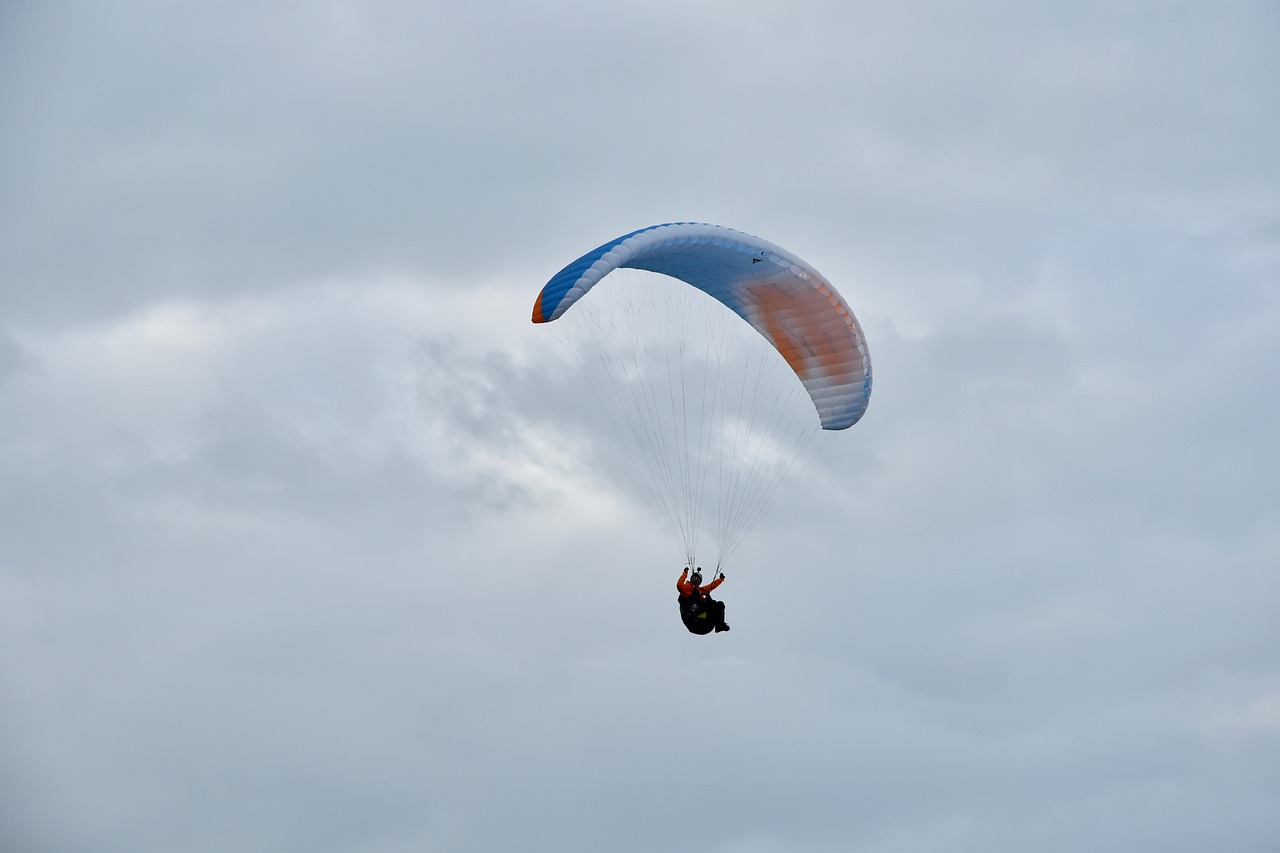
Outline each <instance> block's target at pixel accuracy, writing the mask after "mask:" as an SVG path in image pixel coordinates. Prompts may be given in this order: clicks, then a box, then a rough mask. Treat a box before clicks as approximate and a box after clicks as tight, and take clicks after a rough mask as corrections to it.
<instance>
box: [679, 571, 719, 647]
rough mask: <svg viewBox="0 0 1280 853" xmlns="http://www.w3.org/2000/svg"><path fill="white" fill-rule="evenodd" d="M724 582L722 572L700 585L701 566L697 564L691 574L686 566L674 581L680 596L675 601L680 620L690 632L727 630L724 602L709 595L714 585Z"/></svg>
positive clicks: (701, 632) (706, 632)
mask: <svg viewBox="0 0 1280 853" xmlns="http://www.w3.org/2000/svg"><path fill="white" fill-rule="evenodd" d="M722 583H724V572H721V573H720V575H719V577H717V578H716V579H715V580H713V581H712V582H711V583H709V584H707V585H706V586H703V585H702V567H701V566H698V568H697V569H695V570H694V572H693V574H689V569H688V568H687V567H686V568H685V570H684V571H683V572H681V573H680V580H678V581H676V592H678V593H680V597H679V598H677V599H676V601H677V602H678V603H679V605H680V621H681V622H683V623H684V626H685V627H686V628H688V629H689V633H691V634H710V633H711V632H713V631H714V632H715V633H717V634H719V633H720V632H722V631H728V630H729V626H728V625H727V624H725V621H724V602H723V601H716V600H715V599H714V598H712V597H711V593H713V592H715V590H716V587H718V586H720V584H722Z"/></svg>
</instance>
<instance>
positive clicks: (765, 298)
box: [533, 222, 871, 430]
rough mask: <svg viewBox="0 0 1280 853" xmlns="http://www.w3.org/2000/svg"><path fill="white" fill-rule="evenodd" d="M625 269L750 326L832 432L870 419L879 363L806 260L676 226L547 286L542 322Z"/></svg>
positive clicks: (639, 237) (707, 228)
mask: <svg viewBox="0 0 1280 853" xmlns="http://www.w3.org/2000/svg"><path fill="white" fill-rule="evenodd" d="M622 267H627V268H631V269H641V270H650V271H652V272H657V273H662V274H664V275H669V276H672V277H673V278H677V279H680V280H681V281H684V282H686V283H688V284H690V285H692V286H694V287H696V288H698V289H699V290H702V291H704V292H706V293H708V294H710V295H711V296H712V297H714V298H715V299H716V300H718V301H719V302H721V303H722V304H723V305H725V306H726V307H727V308H729V309H730V310H731V311H733V312H734V313H735V314H737V315H738V316H739V317H741V318H742V319H743V320H746V321H747V323H749V324H750V325H751V326H752V328H754V329H755V330H756V331H757V332H759V333H760V334H761V335H763V336H764V338H765V339H766V340H768V341H769V343H771V344H772V345H773V347H774V349H776V350H777V351H778V352H779V353H781V355H782V357H783V358H784V359H786V361H787V364H788V365H790V367H791V369H792V370H793V371H794V372H795V374H796V375H797V376H798V377H799V378H800V381H801V382H803V383H804V387H805V390H806V391H808V393H809V397H810V399H812V400H813V404H814V407H815V408H816V409H817V411H818V415H819V417H820V418H821V420H822V427H823V429H829V430H839V429H846V428H848V427H850V426H853V425H854V424H855V423H857V422H858V419H859V418H861V417H862V415H863V413H864V412H866V410H867V402H868V400H869V399H870V397H871V359H870V357H869V356H868V355H867V345H866V340H865V338H864V337H863V334H862V329H861V327H860V326H859V325H858V321H857V320H856V319H855V318H854V315H853V312H852V311H851V310H849V306H848V305H847V304H845V301H844V299H843V297H841V296H840V294H839V292H837V291H836V289H835V288H834V287H833V286H832V285H831V283H830V282H829V281H827V279H826V278H825V277H823V275H822V274H821V273H819V272H818V271H817V270H815V269H814V268H813V267H811V266H810V265H809V264H807V263H805V262H804V261H803V260H801V259H800V258H798V257H796V256H795V255H793V254H791V253H790V252H787V251H786V250H785V249H782V248H779V247H778V246H775V245H774V244H773V243H770V242H769V241H767V240H762V239H760V238H759V237H753V236H751V235H749V234H744V233H742V232H741V231H735V230H733V229H732V228H725V227H723V226H720V225H708V224H705V223H695V222H675V223H669V224H666V225H654V226H651V227H649V228H642V229H640V230H638V231H633V232H631V233H630V234H624V235H622V236H621V237H618V238H617V239H614V240H611V241H609V242H608V243H605V244H603V245H601V246H598V247H597V248H596V249H594V250H592V251H590V252H587V253H586V254H585V255H583V256H582V257H580V258H578V259H577V260H576V261H574V262H573V263H571V264H569V265H568V266H566V267H565V268H564V269H562V270H561V271H560V272H558V273H556V275H555V276H553V277H552V279H551V280H550V281H549V282H547V284H546V286H545V287H543V288H542V292H541V293H540V294H538V299H537V301H536V302H534V306H533V322H535V323H548V322H551V321H553V320H557V319H559V318H560V317H561V316H562V315H563V314H564V313H565V312H566V311H568V310H569V309H570V308H571V307H572V306H573V304H574V303H575V302H577V301H578V300H579V299H581V298H582V297H584V296H585V295H586V294H587V292H588V291H590V290H591V289H592V288H593V287H594V286H595V285H596V284H598V283H599V282H600V280H601V279H602V278H604V277H605V276H606V275H608V274H609V273H611V272H613V271H614V270H615V269H619V268H622Z"/></svg>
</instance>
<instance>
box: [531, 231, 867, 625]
mask: <svg viewBox="0 0 1280 853" xmlns="http://www.w3.org/2000/svg"><path fill="white" fill-rule="evenodd" d="M533 322H534V323H553V324H554V326H555V327H556V328H557V330H558V331H561V332H562V339H563V340H564V342H565V343H566V345H567V346H568V347H569V349H570V351H571V352H572V353H573V354H574V357H575V358H577V359H578V362H579V364H580V366H581V367H582V368H583V371H584V372H585V373H586V375H587V379H588V385H589V386H590V388H591V390H592V392H593V393H595V395H596V396H597V398H598V399H599V400H600V402H601V403H602V404H603V405H604V408H605V411H606V412H607V414H608V417H609V422H610V424H611V425H612V427H613V429H614V430H615V432H616V434H617V436H618V438H619V440H620V442H621V443H622V444H623V446H625V447H626V448H627V453H628V455H630V456H631V458H632V459H633V460H634V461H635V462H636V467H637V469H638V471H639V472H640V474H641V478H642V480H643V482H644V485H645V488H646V489H647V490H648V491H649V493H650V495H651V496H652V498H653V501H654V505H655V507H656V508H657V510H658V512H659V513H660V514H661V515H662V517H663V518H664V519H665V520H666V522H667V525H668V526H669V527H670V528H671V530H672V532H673V533H674V535H675V537H676V539H677V540H678V541H679V542H680V543H681V546H682V548H683V551H684V561H683V562H684V565H686V566H688V567H693V566H696V565H697V563H698V558H697V550H698V547H699V539H700V537H701V536H704V535H705V532H706V531H704V528H712V529H713V532H714V537H713V538H714V542H715V545H716V548H717V554H716V562H715V567H716V571H717V572H719V571H720V570H721V569H722V567H723V566H724V564H725V561H726V560H727V559H728V558H729V556H730V555H731V554H732V553H733V552H734V550H735V549H736V548H737V547H738V546H739V545H740V544H741V542H742V539H743V537H744V536H745V535H746V533H747V531H748V530H750V528H751V527H752V525H753V524H755V522H756V521H757V520H758V519H759V518H760V517H761V516H762V515H763V514H764V513H765V511H767V510H768V509H769V508H770V507H771V506H772V505H773V504H774V503H775V502H776V501H777V500H778V498H779V497H780V495H781V494H782V493H783V492H784V490H785V485H786V484H787V482H788V481H789V480H790V478H791V477H792V476H793V475H794V474H795V473H796V472H797V471H798V470H801V469H803V468H804V467H805V466H807V465H808V464H809V462H811V461H812V460H813V458H814V457H815V456H816V455H817V453H818V452H820V450H821V449H822V447H823V446H824V445H825V443H826V441H825V439H827V438H829V437H830V436H831V435H834V434H836V433H838V432H840V431H842V430H845V429H848V428H849V427H851V426H853V425H854V424H856V423H857V422H858V421H859V419H861V418H862V416H863V414H864V413H865V412H866V409H867V403H868V401H869V399H870V396H871V360H870V357H869V355H868V352H867V344H866V339H865V337H864V336H863V333H862V329H861V327H860V326H859V324H858V321H857V319H856V318H855V317H854V314H853V311H852V310H851V309H850V308H849V306H848V304H847V303H846V302H845V300H844V298H843V297H842V296H841V295H840V293H839V292H838V291H837V290H836V289H835V287H834V286H832V284H831V283H830V282H829V281H828V280H827V279H826V278H825V277H824V276H823V275H822V274H821V273H819V272H818V271H817V270H816V269H814V268H813V267H812V266H811V265H809V264H808V263H806V262H805V261H803V260H801V259H800V258H799V257H797V256H796V255H794V254H792V253H790V252H788V251H786V250H785V249H782V248H780V247H778V246H776V245H775V244H773V243H770V242H768V241H767V240H762V239H761V238H759V237H753V236H751V235H749V234H745V233H743V232H741V231H735V230H734V229H731V228H725V227H723V226H719V225H709V224H705V223H694V222H675V223H668V224H664V225H654V226H651V227H648V228H641V229H639V230H637V231H632V232H630V233H628V234H624V235H622V236H620V237H617V238H616V239H614V240H610V241H609V242H607V243H604V244H602V245H600V246H598V247H597V248H595V249H593V250H592V251H590V252H587V253H586V254H585V255H583V256H582V257H580V258H578V259H577V260H575V261H573V262H572V263H570V264H568V265H567V266H565V267H564V268H563V269H562V270H560V272H558V273H556V274H555V275H554V276H552V277H551V279H550V280H549V281H548V282H547V284H546V285H545V286H544V287H543V288H542V291H541V292H540V293H539V294H538V297H537V299H536V301H535V302H534V306H533ZM569 326H571V327H572V328H567V327H569ZM797 380H798V381H797ZM712 518H714V523H711V519H712ZM718 583H719V580H717V581H714V582H713V583H712V584H710V585H708V586H713V585H715V584H718ZM721 610H723V605H721ZM721 621H722V620H721Z"/></svg>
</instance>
